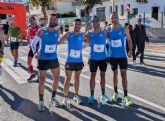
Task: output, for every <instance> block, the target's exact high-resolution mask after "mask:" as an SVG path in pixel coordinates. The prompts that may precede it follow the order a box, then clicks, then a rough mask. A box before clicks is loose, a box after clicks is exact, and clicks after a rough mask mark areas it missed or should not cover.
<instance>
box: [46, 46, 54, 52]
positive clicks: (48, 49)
mask: <svg viewBox="0 0 165 121" xmlns="http://www.w3.org/2000/svg"><path fill="white" fill-rule="evenodd" d="M55 52H56V45H46V46H45V53H55Z"/></svg>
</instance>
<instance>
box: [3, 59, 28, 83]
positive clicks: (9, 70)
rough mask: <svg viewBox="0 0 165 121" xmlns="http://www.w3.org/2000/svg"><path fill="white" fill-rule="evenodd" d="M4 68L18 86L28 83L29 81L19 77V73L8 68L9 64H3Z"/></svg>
mask: <svg viewBox="0 0 165 121" xmlns="http://www.w3.org/2000/svg"><path fill="white" fill-rule="evenodd" d="M2 67H3V68H4V69H5V71H7V73H8V74H10V75H11V77H12V78H13V79H14V80H16V81H17V83H18V84H24V83H27V81H25V80H23V79H22V78H21V77H20V75H18V74H17V73H15V72H14V71H13V70H12V69H11V68H9V67H8V66H7V64H5V63H4V62H3V63H2Z"/></svg>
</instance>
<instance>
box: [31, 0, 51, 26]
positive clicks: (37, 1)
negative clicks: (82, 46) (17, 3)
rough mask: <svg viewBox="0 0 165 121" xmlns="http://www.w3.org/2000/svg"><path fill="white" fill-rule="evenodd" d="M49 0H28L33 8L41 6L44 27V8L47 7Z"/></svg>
mask: <svg viewBox="0 0 165 121" xmlns="http://www.w3.org/2000/svg"><path fill="white" fill-rule="evenodd" d="M50 2H51V0H30V3H32V5H33V6H41V10H42V13H43V15H44V25H46V17H47V15H46V7H49V4H50Z"/></svg>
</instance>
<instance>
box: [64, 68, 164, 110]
mask: <svg viewBox="0 0 165 121" xmlns="http://www.w3.org/2000/svg"><path fill="white" fill-rule="evenodd" d="M62 68H64V67H62ZM81 76H82V77H84V78H86V79H88V80H90V77H88V76H86V75H84V74H82V73H81ZM96 82H97V83H98V84H100V81H98V80H96ZM106 87H107V88H109V89H111V90H113V87H112V86H110V85H108V84H106ZM119 92H120V93H122V94H123V91H122V90H119ZM128 95H129V96H130V97H131V98H134V99H136V100H138V101H140V102H143V103H145V104H147V105H150V106H152V107H154V108H157V109H160V110H162V111H164V112H165V107H163V106H160V105H157V104H155V103H152V102H150V101H147V100H145V99H143V98H140V97H137V96H135V95H133V94H130V93H129V94H128Z"/></svg>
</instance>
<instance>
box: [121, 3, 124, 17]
mask: <svg viewBox="0 0 165 121" xmlns="http://www.w3.org/2000/svg"><path fill="white" fill-rule="evenodd" d="M121 15H122V16H123V15H124V5H121Z"/></svg>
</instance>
